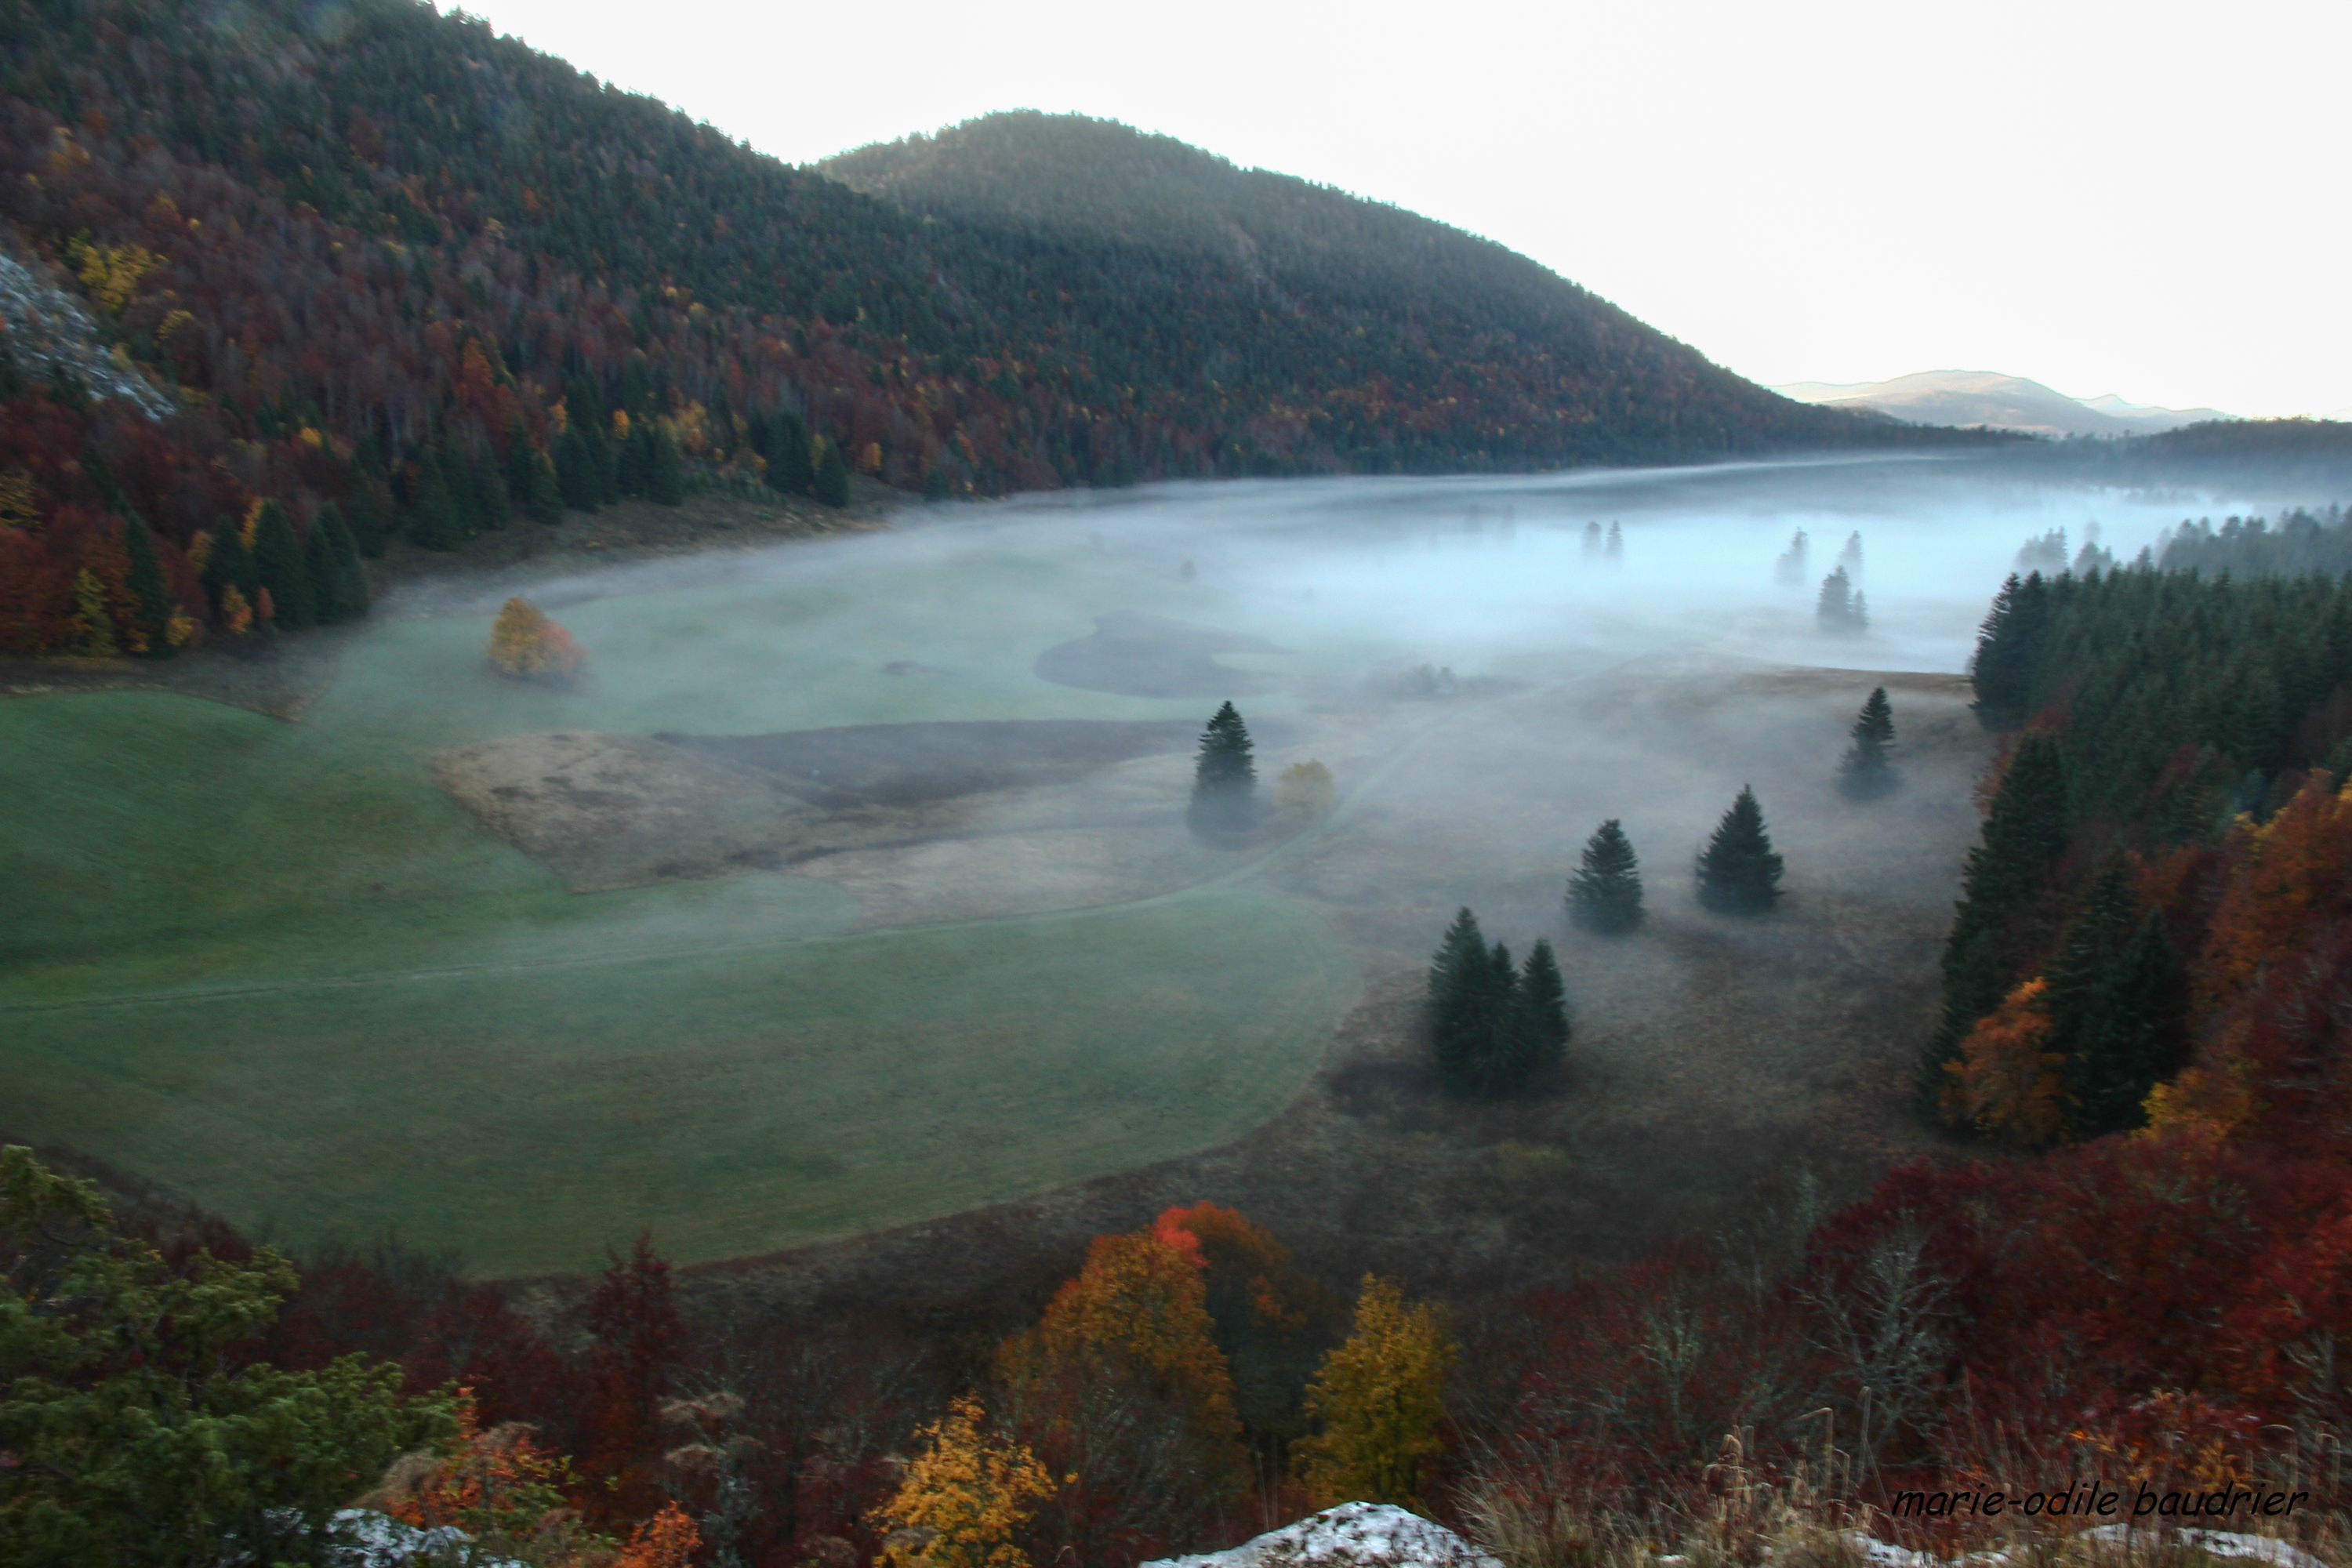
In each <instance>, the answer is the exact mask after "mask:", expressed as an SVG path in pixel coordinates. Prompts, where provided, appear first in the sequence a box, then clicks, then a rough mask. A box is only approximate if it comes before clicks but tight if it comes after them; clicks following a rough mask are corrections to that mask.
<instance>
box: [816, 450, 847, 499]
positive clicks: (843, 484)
mask: <svg viewBox="0 0 2352 1568" xmlns="http://www.w3.org/2000/svg"><path fill="white" fill-rule="evenodd" d="M814 488H815V492H816V499H817V500H820V501H823V502H824V504H825V505H826V506H831V507H844V506H847V505H848V504H849V464H848V462H847V461H846V460H845V459H844V458H843V457H842V455H841V447H840V445H839V444H838V443H836V442H833V441H827V442H825V444H824V453H823V454H822V455H821V456H820V457H819V458H817V460H816V484H815V487H814Z"/></svg>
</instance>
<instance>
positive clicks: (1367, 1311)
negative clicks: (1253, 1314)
mask: <svg viewBox="0 0 2352 1568" xmlns="http://www.w3.org/2000/svg"><path fill="white" fill-rule="evenodd" d="M1461 1353H1462V1352H1461V1347H1460V1346H1459V1345H1458V1344H1456V1343H1455V1342H1454V1336H1453V1335H1452V1334H1451V1333H1450V1332H1448V1331H1447V1330H1446V1327H1445V1322H1444V1319H1443V1318H1442V1317H1441V1316H1440V1315H1439V1312H1438V1310H1437V1308H1436V1307H1434V1306H1433V1305H1431V1304H1430V1303H1428V1302H1422V1303H1419V1304H1417V1305H1416V1304H1412V1303H1408V1302H1407V1301H1406V1300H1405V1299H1404V1291H1403V1289H1402V1288H1401V1287H1399V1286H1398V1284H1397V1283H1396V1282H1395V1281H1394V1280H1392V1279H1379V1278H1377V1277H1376V1276H1373V1275H1370V1274H1367V1275H1365V1276H1364V1285H1363V1289H1362V1290H1361V1292H1360V1293H1359V1294H1358V1296H1357V1298H1356V1321H1355V1325H1354V1328H1353V1329H1352V1331H1350V1332H1349V1335H1348V1341H1347V1342H1346V1343H1345V1344H1343V1345H1341V1346H1339V1349H1337V1350H1335V1351H1333V1352H1331V1353H1330V1354H1329V1355H1327V1356H1325V1357H1324V1358H1323V1365H1322V1367H1321V1369H1320V1370H1319V1371H1318V1372H1317V1373H1316V1374H1315V1381H1314V1383H1312V1384H1309V1385H1308V1387H1307V1414H1309V1415H1312V1416H1314V1417H1315V1418H1316V1420H1317V1421H1318V1422H1319V1423H1320V1424H1321V1426H1322V1428H1323V1430H1322V1431H1321V1433H1319V1434H1318V1435H1317V1436H1312V1437H1306V1438H1302V1439H1301V1440H1300V1441H1299V1443H1298V1446H1297V1461H1298V1475H1299V1479H1300V1481H1302V1482H1303V1483H1304V1484H1305V1485H1306V1487H1307V1491H1308V1492H1309V1493H1310V1494H1311V1495H1312V1496H1313V1497H1314V1499H1315V1500H1316V1504H1317V1506H1318V1507H1321V1508H1328V1507H1331V1506H1332V1505H1334V1504H1337V1503H1342V1502H1387V1503H1395V1504H1397V1505H1398V1506H1399V1507H1402V1508H1409V1509H1412V1510H1415V1511H1416V1512H1418V1511H1420V1510H1421V1501H1420V1499H1419V1498H1418V1497H1417V1496H1416V1495H1415V1493H1416V1492H1417V1491H1418V1489H1419V1486H1420V1480H1421V1462H1422V1461H1423V1459H1425V1458H1428V1457H1429V1456H1430V1455H1432V1454H1434V1453H1436V1452H1437V1451H1438V1449H1439V1448H1440V1447H1443V1445H1442V1444H1441V1442H1440V1441H1439V1439H1438V1436H1437V1425H1438V1423H1439V1422H1440V1421H1441V1420H1443V1419H1444V1415H1445V1399H1444V1393H1445V1374H1446V1373H1447V1371H1448V1370H1449V1369H1451V1368H1452V1367H1453V1365H1454V1362H1455V1361H1456V1360H1457V1359H1459V1357H1460V1355H1461Z"/></svg>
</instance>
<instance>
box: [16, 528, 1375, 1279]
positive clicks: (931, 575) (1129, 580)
mask: <svg viewBox="0 0 2352 1568" xmlns="http://www.w3.org/2000/svg"><path fill="white" fill-rule="evenodd" d="M908 553H912V554H913V555H914V558H913V559H907V558H905V556H906V555H907V554H908ZM589 581H590V582H591V584H592V585H599V586H601V585H604V584H600V583H597V581H596V580H589ZM1073 606H1083V613H1081V612H1079V611H1076V610H1074V609H1073ZM551 607H552V610H553V613H554V614H555V615H556V616H558V618H560V619H561V620H562V621H563V622H564V624H565V625H566V626H569V627H570V628H571V629H572V632H573V634H574V635H575V636H576V637H578V638H579V640H580V641H581V642H582V643H583V645H584V646H585V647H587V648H588V649H589V651H590V655H591V658H592V660H593V673H592V678H591V679H590V680H589V681H588V682H587V683H586V684H585V685H584V686H583V688H581V689H578V690H574V691H550V690H541V689H530V688H523V687H518V686H515V685H512V684H510V683H508V682H503V681H500V680H499V679H495V678H494V677H492V676H490V675H488V673H487V672H486V671H485V669H484V668H483V664H482V658H481V650H482V647H483V644H484V641H485V639H486V637H487V636H488V624H489V616H488V614H483V615H479V616H448V617H445V618H436V619H414V620H392V621H386V622H384V623H383V624H381V625H378V626H373V627H371V628H369V629H368V630H367V631H366V632H365V633H364V634H362V636H360V637H357V638H356V639H355V640H354V642H353V643H352V647H350V649H349V650H348V652H347V654H346V655H345V657H344V658H343V660H342V663H341V668H340V669H339V672H338V674H337V677H336V679H335V680H334V682H333V684H332V686H331V688H330V689H329V690H328V691H327V692H326V693H325V694H324V695H323V696H321V697H320V700H318V701H317V702H315V703H314V704H312V706H311V707H310V709H309V710H307V711H306V712H305V714H304V715H303V717H302V719H301V721H299V722H296V723H285V722H281V721H276V720H272V719H268V718H264V717H262V716H260V715H257V714H255V713H251V712H247V711H246V710H240V709H235V708H230V707H225V706H221V705H217V704H213V703H207V702H203V701H198V700H191V699H185V698H180V697H175V696H171V695H166V694H163V693H154V692H103V693H88V694H79V695H45V696H37V697H26V698H19V699H14V700H6V701H0V800H5V802H6V803H7V804H6V806H5V810H0V864H5V866H6V867H7V868H9V869H8V873H7V875H8V880H9V884H10V885H9V887H8V889H7V893H6V897H5V899H0V1128H5V1129H6V1130H7V1131H9V1132H11V1133H13V1134H15V1135H16V1136H18V1137H28V1138H32V1139H36V1140H39V1141H44V1142H61V1143H66V1144H69V1145H72V1146H74V1147H77V1148H79V1149H82V1150H84V1151H87V1152H90V1153H92V1154H96V1155H98V1156H100V1157H101V1158H104V1159H107V1160H110V1161H111V1162H113V1163H117V1164H119V1165H121V1166H123V1167H125V1168H127V1169H130V1170H132V1171H135V1172H138V1173H142V1174H143V1175H147V1176H150V1177H152V1178H155V1179H157V1180H160V1181H163V1182H164V1183H167V1184H171V1185H173V1186H174V1187H177V1188H179V1189H180V1190H182V1191H184V1192H185V1193H186V1194H189V1195H190V1196H192V1197H194V1198H195V1199H196V1200H197V1201H199V1202H201V1203H204V1204H205V1205H208V1206H210V1207H212V1208H214V1209H215V1210H217V1211H218V1212H220V1213H221V1214H223V1215H226V1216H227V1217H228V1218H229V1219H231V1220H232V1221H234V1222H236V1223H237V1224H238V1225H240V1226H246V1227H248V1228H250V1229H252V1230H253V1231H255V1232H257V1233H261V1234H267V1235H269V1236H272V1237H277V1238H278V1240H280V1241H281V1242H282V1243H284V1244H288V1245H290V1246H292V1247H296V1248H298V1249H299V1248H305V1247H316V1246H319V1245H320V1244H323V1243H327V1242H331V1241H341V1242H353V1243H359V1242H365V1241H367V1240H369V1239H371V1238H373V1237H380V1236H383V1235H386V1234H392V1235H396V1236H397V1237H400V1238H401V1239H402V1240H404V1241H405V1242H407V1243H409V1244H411V1245H415V1246H421V1247H434V1248H450V1249H454V1250H455V1251H457V1253H458V1254H459V1255H460V1256H461V1257H462V1258H463V1259H464V1261H465V1263H466V1265H467V1267H468V1268H471V1269H473V1270H474V1271H476V1272H478V1273H482V1274H515V1273H526V1272H533V1271H541V1270H554V1269H568V1268H580V1267H584V1266H587V1265H590V1264H593V1262H594V1261H596V1260H597V1259H598V1258H600V1257H601V1256H602V1255H603V1252H604V1248H605V1247H608V1246H610V1245H614V1244H615V1243H620V1242H625V1240H626V1239H627V1237H629V1236H631V1235H633V1234H634V1233H635V1231H637V1230H638V1229H639V1228H641V1227H642V1228H648V1229H650V1230H651V1231H652V1233H653V1234H654V1236H655V1237H656V1241H657V1243H658V1244H659V1245H660V1246H662V1247H664V1248H665V1249H666V1250H667V1251H668V1252H669V1253H670V1254H671V1255H672V1256H674V1257H676V1258H680V1259H682V1260H688V1261H693V1260H700V1259H709V1258H723V1257H729V1256H736V1255H741V1254H745V1253H751V1252H757V1251H761V1250H766V1249H771V1248H774V1247H782V1246H788V1245H793V1244H795V1243H799V1242H803V1241H808V1240H813V1239H818V1238H822V1237H835V1236H841V1235H845V1234H850V1233H854V1232H856V1231H859V1230H863V1229H867V1228H872V1227H875V1226H884V1225H890V1224H896V1223H902V1222H906V1221H911V1220H915V1219H919V1218H923V1217H928V1216H931V1215H940V1214H944V1213H949V1212H952V1211H954V1210H957V1209H961V1208H964V1207H968V1206H970V1205H974V1204H979V1203H985V1202H990V1201H994V1200H999V1199H1004V1198H1010V1197H1014V1196H1018V1195H1021V1194H1027V1193H1033V1192H1035V1191H1038V1190H1041V1189H1043V1188H1045V1187H1049V1186H1053V1185H1055V1184H1061V1183H1064V1182H1067V1181H1072V1180H1076V1179H1081V1178H1084V1177H1087V1176H1089V1175H1094V1174H1099V1173H1104V1172H1108V1171H1113V1170H1118V1169H1124V1168H1128V1167H1129V1166H1132V1165H1135V1164H1138V1163H1146V1162H1149V1161H1151V1160H1156V1159H1160V1158H1165V1157H1168V1156H1171V1155H1175V1154H1179V1153H1182V1152H1188V1151H1191V1150H1194V1149H1199V1148H1202V1147H1206V1146H1209V1145H1212V1144H1214V1143H1216V1142H1223V1141H1224V1140H1226V1139H1228V1138H1231V1137H1233V1136H1234V1135H1236V1134H1238V1133H1240V1132H1242V1131H1246V1130H1247V1129H1248V1128H1249V1127H1251V1126H1253V1125H1255V1124H1256V1123H1257V1122H1258V1121H1263V1120H1264V1119H1265V1117H1267V1116H1269V1115H1271V1114H1272V1113H1273V1112H1274V1111H1275V1110H1278V1109H1279V1108H1280V1107H1281V1106H1282V1105H1283V1104H1284V1103H1285V1102H1286V1100H1288V1099H1289V1098H1290V1097H1291V1096H1292V1095H1293V1094H1295V1093H1296V1092H1297V1089H1298V1088H1299V1087H1300V1086H1301V1085H1302V1084H1303V1083H1304V1082H1305V1080H1306V1079H1307V1075H1308V1073H1309V1072H1310V1071H1311V1070H1312V1068H1313V1065H1314V1062H1315V1060H1316V1058H1317V1056H1318V1053H1319V1051H1320V1048H1321V1046H1322V1043H1323V1041H1324V1040H1325V1038H1326V1037H1328V1030H1329V1027H1330V1026H1331V1025H1332V1024H1333V1023H1334V1022H1335V1021H1336V1020H1337V1018H1338V1016H1339V1014H1340V1013H1341V1012H1342V1011H1343V1010H1344V1009H1345V1007H1346V1006H1347V1005H1349V1003H1350V1001H1351V1000H1352V999H1353V997H1354V995H1355V993H1356V989H1357V983H1358V973H1357V969H1356V965H1355V963H1354V961H1353V960H1352V959H1351V958H1350V957H1349V954H1348V953H1347V952H1346V951H1345V949H1344V948H1343V947H1342V945H1341V943H1340V942H1339V940H1338V939H1337V938H1336V937H1335V936H1334V935H1333V934H1332V933H1331V932H1330V931H1328V929H1327V927H1326V926H1325V924H1324V923H1323V921H1321V919H1320V918H1319V917H1318V916H1317V915H1316V914H1314V913H1313V912H1312V911H1310V910H1306V909H1304V908H1302V907H1300V906H1297V905H1295V904H1291V903H1289V902H1286V901H1285V900H1280V899H1277V898H1276V897H1274V896H1272V895H1270V894H1267V893H1265V892H1262V891H1259V890H1256V889H1253V888H1252V887H1251V886H1250V885H1249V882H1248V879H1246V878H1245V877H1244V878H1240V879H1226V880H1224V881H1222V882H1220V883H1218V884H1215V885H1213V886H1210V887H1205V888H1202V889H1195V890H1193V891H1191V892H1188V893H1182V894H1178V895H1174V896H1171V897H1167V898H1162V899H1159V900H1150V901H1147V902H1143V903H1138V904H1130V905H1126V906H1115V907H1111V908H1107V909H1103V910H1081V911H1074V912H1070V913H1064V914H1052V915H1042V916H1027V917H1017V918H1008V919H1003V920H996V921H982V922H974V923H969V924H961V925H952V926H937V927H922V928H913V929H908V930H901V931H862V932H856V933H853V932H851V931H850V930H849V928H850V926H851V925H852V923H853V921H855V919H856V909H855V907H854V906H853V905H852V903H851V902H850V900H848V899H847V898H846V897H845V896H844V895H843V894H841V893H840V892H839V891H838V890H836V889H835V888H833V887H832V886H831V885H830V884H827V883H822V882H818V881H814V880H811V879H803V878H795V877H792V876H787V875H774V874H761V875H751V876H744V877H739V878H733V879H727V880H724V881H715V882H699V883H675V884H667V885H663V886H658V887H650V888H641V889H625V890H622V891H617V892H609V893H596V894H587V895H579V894H573V893H571V892H569V891H567V890H566V889H564V888H563V887H562V884H561V883H559V882H558V881H557V880H556V879H555V878H554V877H553V876H551V874H549V873H548V872H547V871H545V870H544V869H543V868H541V867H540V866H538V865H537V863H535V862H533V861H532V860H530V858H527V857H525V856H523V855H521V854H520V853H519V852H518V851H516V850H514V849H513V848H511V847H509V846H508V845H506V844H505V843H504V842H502V841H501V840H499V839H498V838H496V837H492V836H490V835H488V833H486V832H484V831H483V830H481V829H480V828H479V827H478V826H477V825H476V824H475V823H474V822H473V820H472V819H471V818H470V817H468V816H466V815H465V814H464V813H463V812H461V811H459V810H458V809H457V807H456V806H455V805H452V804H451V803H450V802H449V801H448V800H447V799H446V797H445V796H444V795H442V794H441V792H440V791H439V790H438V789H436V787H435V786H434V784H433V783H432V781H431V778H430V775H429V773H428V772H427V768H426V762H427V759H429V758H430V757H431V755H432V754H433V753H434V752H437V751H439V750H441V749H443V748H445V747H447V746H451V745H457V744H462V743H466V742H472V741H478V740H483V739H488V738H492V737H495V736H499V735H504V734H516V733H527V732H530V731H544V730H557V729H583V730H606V731H622V732H637V733H644V732H651V731H669V730H677V731H698V732H705V733H752V732H761V731H778V730H791V729H802V728H813V727H819V726H827V725H837V724H851V723H873V722H887V721H905V720H918V719H932V720H961V719H1006V718H1185V717H1195V716H1200V717H1204V716H1205V715H1204V714H1196V712H1195V710H1198V709H1201V708H1202V706H1203V705H1202V704H1201V703H1199V702H1197V701H1165V700H1142V699H1132V698H1123V697H1117V696H1111V695H1108V694H1105V693H1099V692H1092V691H1084V690H1077V689H1070V688H1066V687H1060V686H1055V685H1051V684H1048V683H1046V682H1044V681H1041V680H1038V679H1036V678H1035V677H1034V674H1033V673H1032V672H1031V665H1032V662H1033V661H1034V658H1035V657H1036V655H1037V653H1038V652H1039V651H1041V650H1042V649H1043V648H1045V647H1049V646H1051V645H1052V644H1053V643H1055V642H1058V641H1061V640H1063V639H1065V638H1067V637H1078V636H1083V635H1085V634H1086V633H1087V632H1088V631H1089V630H1091V629H1092V624H1091V616H1093V615H1096V614H1101V613H1107V612H1109V611H1113V610H1139V611H1148V612H1152V613H1159V614H1167V615H1179V616H1184V617H1186V618H1195V619H1203V620H1214V619H1215V618H1216V617H1217V616H1218V614H1219V607H1218V606H1216V605H1213V604H1211V603H1206V602H1205V596H1204V595H1202V594H1200V593H1198V592H1183V591H1180V590H1177V589H1176V588H1175V587H1174V585H1173V584H1168V583H1165V582H1161V581H1160V580H1157V579H1155V578H1153V577H1151V576H1150V575H1149V574H1143V573H1140V572H1137V571H1134V570H1132V569H1130V568H1126V567H1122V566H1119V565H1118V564H1116V563H1108V562H1106V561H1104V560H1103V559H1101V558H1100V557H1097V556H1093V555H1091V554H1090V553H1088V552H1066V553H1052V554H1049V553H1043V552H1013V551H1005V552H996V553H987V552H975V553H966V554H961V555H956V556H949V555H946V554H945V553H943V552H942V553H941V554H940V555H939V556H938V557H937V558H935V559H925V558H923V557H922V555H921V552H902V554H901V558H900V559H898V560H896V561H893V562H890V563H886V564H883V565H879V566H876V567H873V568H870V569H863V570H858V569H849V568H839V569H835V570H831V571H828V572H824V573H814V574H808V575H807V576H805V577H793V578H789V579H784V580H775V581H758V580H742V581H729V580H724V579H720V580H715V581H708V582H705V583H704V584H701V585H697V586H689V587H671V588H665V589H662V590H660V591H652V592H637V593H619V592H615V593H613V594H611V595H610V596H606V597H600V598H594V599H588V600H583V601H582V602H579V603H575V604H570V605H562V604H557V605H553V606H551ZM893 661H913V662H916V663H918V664H919V665H920V666H921V667H922V668H921V669H920V671H919V673H917V674H914V675H890V674H886V673H883V668H882V667H883V666H884V665H886V664H888V663H891V662H893ZM1254 662H1255V661H1254Z"/></svg>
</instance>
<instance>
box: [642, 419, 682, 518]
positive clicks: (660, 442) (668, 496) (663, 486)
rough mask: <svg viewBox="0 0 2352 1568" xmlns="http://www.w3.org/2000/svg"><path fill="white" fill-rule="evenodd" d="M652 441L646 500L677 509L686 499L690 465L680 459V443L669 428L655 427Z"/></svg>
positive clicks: (648, 463) (647, 472) (650, 423)
mask: <svg viewBox="0 0 2352 1568" xmlns="http://www.w3.org/2000/svg"><path fill="white" fill-rule="evenodd" d="M646 423H647V424H648V425H652V426H653V436H652V437H651V438H650V446H651V455H650V456H649V457H648V458H647V459H646V500H650V501H652V502H653V503H654V504H655V505H656V506H677V505H678V504H679V503H680V502H682V501H684V500H686V464H685V462H684V461H683V459H681V458H679V457H678V452H677V439H676V437H672V436H671V435H670V433H669V430H668V428H667V426H662V425H658V424H654V422H653V421H652V420H647V421H646Z"/></svg>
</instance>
